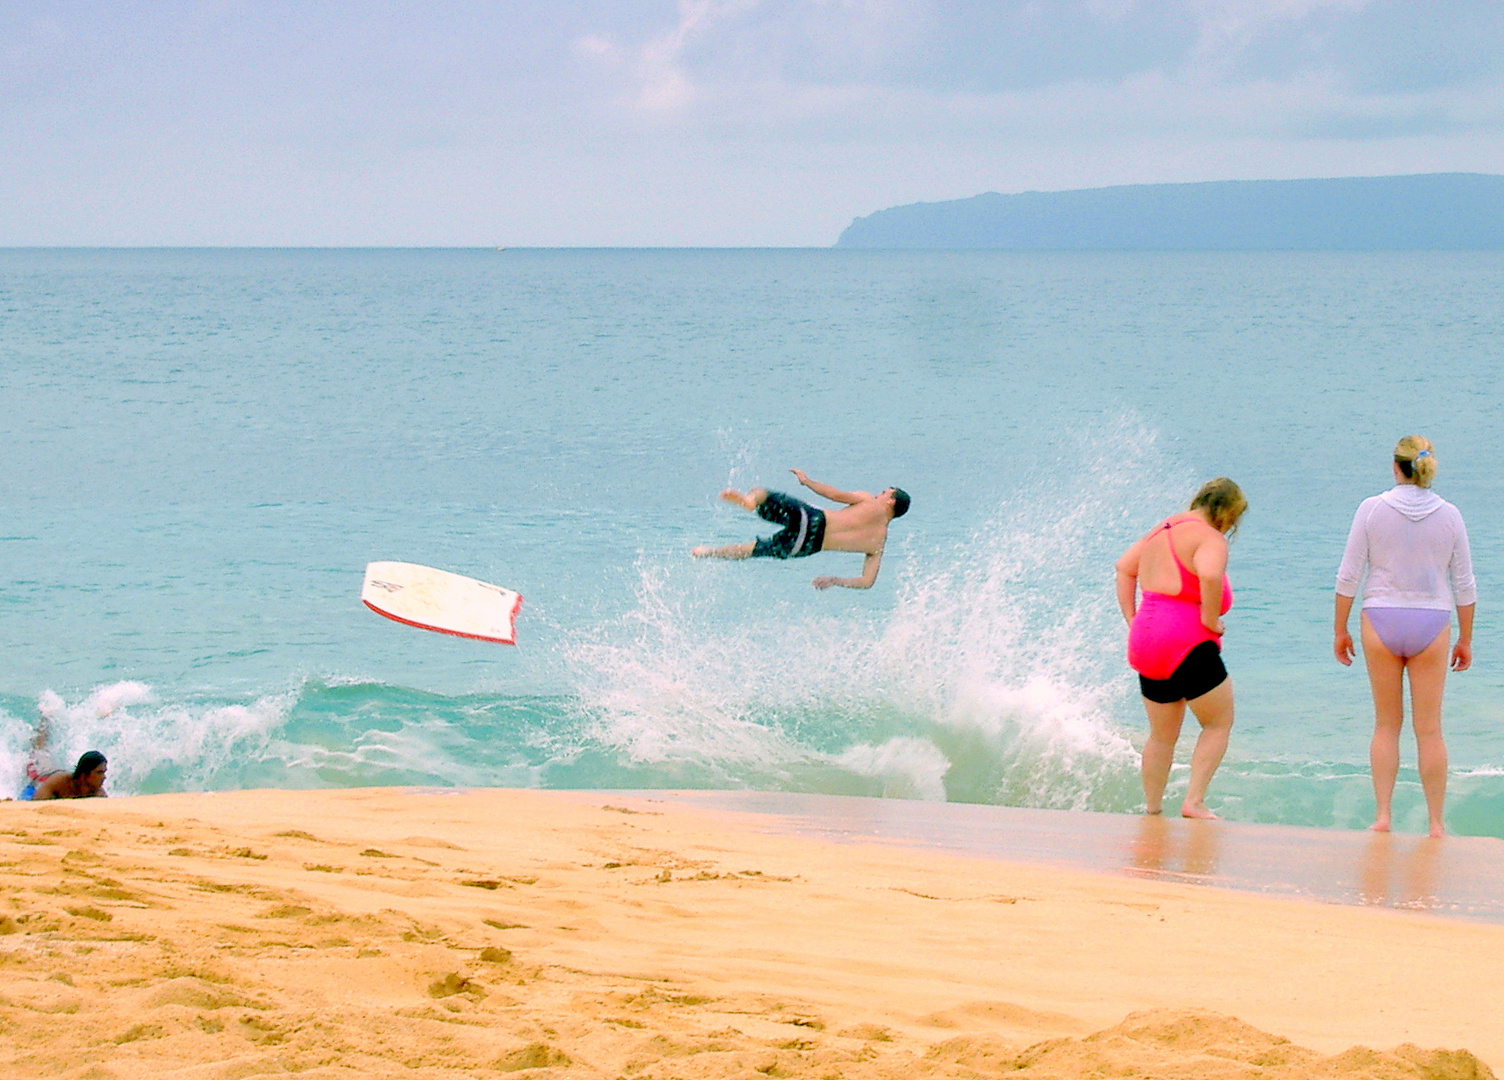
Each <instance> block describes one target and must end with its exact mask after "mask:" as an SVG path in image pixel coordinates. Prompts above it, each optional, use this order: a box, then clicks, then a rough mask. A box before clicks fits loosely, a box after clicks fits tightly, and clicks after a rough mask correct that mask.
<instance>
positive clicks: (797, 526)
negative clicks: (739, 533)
mask: <svg viewBox="0 0 1504 1080" xmlns="http://www.w3.org/2000/svg"><path fill="white" fill-rule="evenodd" d="M757 516H758V517H760V518H762V519H763V520H764V521H771V522H772V523H773V524H774V525H782V526H783V528H782V529H780V530H779V531H778V532H776V533H774V534H773V535H772V536H768V537H764V538H762V539H760V540H758V541H757V543H756V544H754V545H753V547H752V557H753V558H770V559H801V558H803V557H804V556H806V555H813V554H814V553H815V552H817V551H819V550H820V546H821V545H822V544H824V543H825V511H823V510H819V509H816V508H815V507H813V506H810V505H809V504H808V503H802V502H800V501H799V500H798V499H795V498H793V497H792V496H789V495H785V494H784V493H783V492H781V491H770V492H768V497H767V498H766V499H764V500H763V501H762V505H761V506H759V507H758V508H757Z"/></svg>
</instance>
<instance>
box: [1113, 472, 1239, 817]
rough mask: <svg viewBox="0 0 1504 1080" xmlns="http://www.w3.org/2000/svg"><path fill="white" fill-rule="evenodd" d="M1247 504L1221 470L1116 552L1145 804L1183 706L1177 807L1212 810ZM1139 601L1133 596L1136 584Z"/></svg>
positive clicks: (1227, 718)
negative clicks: (1231, 556)
mask: <svg viewBox="0 0 1504 1080" xmlns="http://www.w3.org/2000/svg"><path fill="white" fill-rule="evenodd" d="M1247 508H1248V500H1247V499H1245V498H1244V497H1243V492H1242V490H1241V489H1240V488H1239V487H1238V485H1237V484H1235V483H1233V482H1232V481H1231V480H1229V479H1227V478H1226V477H1219V478H1217V479H1216V480H1209V481H1207V483H1205V484H1203V485H1202V487H1201V490H1200V491H1198V492H1197V493H1196V497H1195V498H1194V499H1192V500H1191V506H1190V509H1189V510H1187V511H1186V512H1185V513H1183V514H1174V515H1172V516H1171V517H1169V518H1167V519H1166V520H1165V521H1163V522H1162V523H1160V524H1159V525H1158V526H1156V527H1155V528H1154V529H1153V530H1152V531H1151V532H1150V533H1149V534H1148V535H1147V536H1145V537H1144V538H1143V539H1142V540H1140V541H1139V542H1138V543H1136V544H1134V545H1133V546H1132V547H1131V548H1129V549H1128V550H1127V551H1126V552H1125V553H1124V554H1123V557H1122V558H1121V559H1119V560H1118V564H1117V572H1118V606H1119V607H1120V608H1122V610H1123V618H1124V619H1126V620H1127V621H1128V664H1129V666H1130V667H1132V668H1133V670H1134V671H1136V672H1138V676H1139V679H1138V681H1139V689H1140V690H1141V691H1142V692H1143V695H1144V710H1145V711H1146V712H1147V713H1148V714H1149V738H1148V741H1146V742H1145V743H1144V756H1143V766H1142V775H1143V781H1144V806H1145V809H1146V810H1147V812H1148V813H1151V814H1158V813H1159V812H1160V811H1161V809H1162V808H1163V807H1162V804H1163V802H1164V794H1165V785H1166V784H1167V783H1168V782H1169V779H1170V766H1171V765H1173V764H1174V762H1175V743H1176V742H1177V741H1178V740H1179V738H1180V725H1181V723H1182V721H1184V720H1185V710H1186V706H1187V705H1189V706H1190V708H1191V712H1192V713H1193V714H1195V717H1196V719H1197V721H1198V722H1199V723H1200V724H1201V736H1200V738H1198V739H1197V740H1196V749H1195V750H1194V751H1193V752H1192V754H1191V781H1190V786H1189V787H1188V788H1187V790H1186V794H1185V801H1184V802H1183V803H1182V804H1181V806H1180V813H1181V816H1182V817H1194V818H1215V817H1216V816H1217V815H1216V814H1213V813H1212V812H1211V811H1210V810H1208V809H1207V808H1206V788H1207V785H1208V784H1210V783H1211V779H1212V774H1213V773H1215V772H1216V771H1217V766H1218V765H1220V764H1221V763H1222V755H1223V754H1224V753H1226V751H1227V737H1228V735H1229V734H1230V733H1231V731H1232V715H1233V705H1232V682H1231V681H1230V680H1229V679H1228V677H1227V668H1226V667H1225V666H1224V665H1223V663H1222V647H1221V640H1222V629H1223V627H1222V616H1223V615H1225V614H1227V611H1228V609H1229V608H1231V607H1232V587H1231V586H1230V585H1228V583H1227V537H1228V535H1229V534H1231V533H1232V532H1233V530H1235V529H1236V528H1237V526H1238V519H1239V518H1241V517H1242V516H1243V511H1244V510H1246V509H1247ZM1140 591H1142V593H1143V602H1142V603H1140V602H1139V593H1140Z"/></svg>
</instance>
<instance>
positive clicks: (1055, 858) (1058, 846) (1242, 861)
mask: <svg viewBox="0 0 1504 1080" xmlns="http://www.w3.org/2000/svg"><path fill="white" fill-rule="evenodd" d="M645 794H647V793H645ZM652 797H654V798H661V799H666V800H671V801H673V802H675V803H682V804H684V805H687V806H697V807H704V808H708V809H718V810H734V811H739V812H745V813H751V814H758V815H761V816H763V818H764V819H765V823H764V825H763V826H762V827H763V828H768V829H772V830H774V831H778V832H788V833H791V834H794V835H799V836H811V837H819V838H822V839H827V840H837V841H842V842H857V843H860V842H880V843H895V844H903V845H907V846H912V847H917V848H923V849H926V850H930V851H947V852H954V853H956V854H962V855H972V856H977V857H980V858H986V859H993V860H1002V861H1007V862H1027V863H1044V864H1047V865H1052V866H1070V867H1076V868H1078V869H1083V870H1101V871H1109V872H1122V873H1127V874H1131V875H1133V876H1135V877H1143V878H1149V879H1152V880H1157V881H1181V882H1187V883H1190V884H1196V885H1210V886H1217V887H1221V888H1229V889H1238V890H1241V891H1244V892H1256V893H1265V894H1268V895H1272V896H1288V897H1299V898H1303V899H1309V900H1322V901H1326V902H1329V903H1337V904H1362V905H1370V906H1378V907H1393V908H1402V909H1406V910H1410V911H1428V912H1432V913H1435V914H1441V915H1448V916H1456V917H1461V918H1469V919H1481V920H1485V921H1488V922H1499V923H1504V840H1499V839H1496V838H1494V837H1490V836H1449V837H1446V838H1445V839H1442V840H1433V839H1431V838H1430V837H1427V836H1407V835H1401V834H1394V833H1372V832H1367V831H1362V832H1357V831H1347V830H1338V829H1313V828H1304V827H1300V826H1287V825H1257V824H1250V823H1248V822H1240V821H1186V820H1184V819H1182V818H1179V817H1143V816H1137V815H1127V814H1093V813H1081V812H1075V811H1062V810H1026V809H1020V808H1017V807H1009V806H971V805H964V804H956V803H916V802H904V801H900V800H896V799H864V798H850V797H845V796H839V795H788V794H769V793H761V792H723V791H693V792H672V793H664V794H661V795H660V794H653V795H652Z"/></svg>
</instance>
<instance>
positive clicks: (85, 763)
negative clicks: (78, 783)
mask: <svg viewBox="0 0 1504 1080" xmlns="http://www.w3.org/2000/svg"><path fill="white" fill-rule="evenodd" d="M108 764H109V761H108V760H106V758H105V756H104V755H103V754H101V753H100V752H99V751H98V750H90V751H89V752H88V753H86V754H84V755H83V756H82V757H80V758H79V759H78V764H77V765H75V766H73V779H75V780H82V779H83V778H84V777H86V776H88V775H89V774H90V773H91V772H93V771H94V770H95V769H97V768H99V767H100V766H101V765H108Z"/></svg>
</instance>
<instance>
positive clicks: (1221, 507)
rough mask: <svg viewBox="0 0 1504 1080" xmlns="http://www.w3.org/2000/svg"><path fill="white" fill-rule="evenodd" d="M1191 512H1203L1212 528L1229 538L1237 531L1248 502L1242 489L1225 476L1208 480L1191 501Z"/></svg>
mask: <svg viewBox="0 0 1504 1080" xmlns="http://www.w3.org/2000/svg"><path fill="white" fill-rule="evenodd" d="M1191 509H1192V510H1205V511H1206V516H1207V517H1209V518H1210V519H1211V523H1212V528H1214V529H1216V530H1217V531H1218V532H1220V533H1225V534H1226V535H1228V536H1231V535H1232V534H1233V533H1235V532H1237V531H1238V519H1239V518H1240V517H1242V516H1243V511H1244V510H1247V509H1248V500H1247V499H1246V498H1244V497H1243V489H1242V488H1240V487H1238V485H1237V484H1234V483H1233V482H1232V481H1231V480H1229V479H1228V478H1227V477H1225V476H1219V477H1217V478H1216V479H1215V480H1208V481H1207V482H1206V483H1204V484H1202V485H1201V490H1200V491H1198V492H1196V497H1195V498H1194V499H1192V500H1191Z"/></svg>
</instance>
